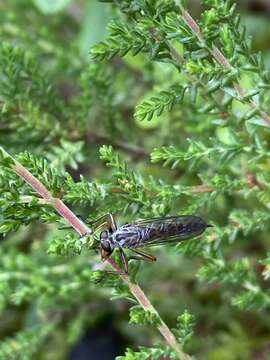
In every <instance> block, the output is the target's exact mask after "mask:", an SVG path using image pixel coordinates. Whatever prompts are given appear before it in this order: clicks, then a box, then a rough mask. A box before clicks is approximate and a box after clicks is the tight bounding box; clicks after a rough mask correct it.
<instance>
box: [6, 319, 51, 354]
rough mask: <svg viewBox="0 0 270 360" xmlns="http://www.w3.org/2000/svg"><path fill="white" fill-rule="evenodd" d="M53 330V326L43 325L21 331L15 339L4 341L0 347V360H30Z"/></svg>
mask: <svg viewBox="0 0 270 360" xmlns="http://www.w3.org/2000/svg"><path fill="white" fill-rule="evenodd" d="M53 330H54V324H45V325H43V326H39V327H38V326H36V327H34V328H31V329H28V330H25V331H22V332H20V333H18V334H17V335H16V337H15V338H12V339H7V340H5V341H4V342H2V343H1V345H0V359H1V360H12V359H21V360H28V359H32V358H33V357H34V356H36V355H37V353H38V350H39V348H40V346H41V345H43V343H44V342H45V341H46V338H47V337H48V335H49V334H51V333H52V332H53Z"/></svg>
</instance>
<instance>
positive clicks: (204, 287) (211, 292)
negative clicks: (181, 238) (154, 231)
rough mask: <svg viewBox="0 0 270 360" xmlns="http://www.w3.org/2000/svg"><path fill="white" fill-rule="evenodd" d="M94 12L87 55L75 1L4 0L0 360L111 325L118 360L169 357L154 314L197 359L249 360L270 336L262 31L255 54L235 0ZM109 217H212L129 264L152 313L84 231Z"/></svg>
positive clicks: (110, 5) (85, 9)
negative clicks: (122, 342)
mask: <svg viewBox="0 0 270 360" xmlns="http://www.w3.org/2000/svg"><path fill="white" fill-rule="evenodd" d="M101 3H103V4H99V7H100V8H102V9H103V10H102V11H104V14H105V13H106V14H107V15H106V21H107V16H108V17H109V18H110V23H109V26H108V28H107V39H105V40H103V41H101V42H99V43H97V44H95V45H94V46H92V47H91V49H90V54H91V59H90V57H89V56H88V57H87V58H85V57H84V51H85V49H89V47H90V45H89V44H90V43H92V42H93V37H92V38H91V39H90V38H89V37H88V36H87V35H85V34H89V33H91V34H92V33H93V24H92V22H91V21H89V24H88V21H87V19H91V18H92V19H93V18H95V17H96V14H95V13H90V14H89V11H90V12H91V11H92V10H91V9H97V8H96V7H94V6H93V7H91V6H90V5H89V4H86V2H85V4H84V2H76V1H67V0H58V1H55V2H51V1H46V0H36V1H33V2H29V1H27V0H21V1H13V0H8V1H6V3H5V5H3V9H2V10H3V11H2V12H1V14H0V37H1V45H0V77H1V84H0V105H1V117H0V135H1V148H0V187H1V199H0V210H1V215H0V241H1V244H0V245H1V246H0V258H1V262H0V312H1V325H0V336H1V340H2V342H1V343H0V359H13V358H14V359H37V358H38V359H40V360H46V359H48V357H49V358H52V359H62V358H63V357H65V356H67V354H68V352H69V351H70V349H71V347H72V345H74V344H75V343H76V342H77V341H78V340H79V337H80V336H81V335H82V334H84V333H85V331H86V330H88V329H95V328H96V327H99V326H101V324H104V323H105V324H106V326H108V325H110V326H109V327H115V328H117V330H118V331H119V332H120V333H121V334H122V337H123V338H124V339H127V342H128V343H129V344H131V345H129V348H128V349H127V350H126V352H125V355H122V356H118V357H117V359H118V360H124V359H126V360H134V359H140V360H141V359H149V358H151V359H161V358H170V359H178V358H179V354H177V353H176V352H175V349H173V347H171V346H167V345H168V344H167V345H166V344H165V342H164V343H162V341H163V339H161V338H159V337H158V329H160V327H161V326H162V324H163V320H164V321H165V323H166V324H169V326H170V327H172V328H174V330H173V331H174V334H175V336H176V339H177V340H176V341H177V343H178V345H179V347H180V348H181V349H182V350H183V351H186V352H188V353H190V354H192V355H191V356H192V357H194V358H195V357H198V358H202V359H212V360H216V359H221V360H223V359H224V360H225V359H235V360H238V359H253V358H255V357H258V356H260V354H262V353H264V352H265V351H266V350H265V349H267V346H268V338H269V336H268V334H269V328H270V323H269V320H268V317H267V314H268V311H269V307H270V292H269V278H270V255H269V249H268V247H269V245H268V244H269V241H268V233H269V223H270V222H269V220H270V215H269V206H270V187H269V183H270V165H269V155H270V152H269V145H268V144H269V126H270V117H269V113H270V107H269V104H270V102H269V99H270V98H269V89H270V75H269V71H268V68H269V64H268V63H267V61H265V59H266V60H267V57H269V53H268V52H267V51H269V50H268V44H269V41H268V39H267V31H269V29H267V27H266V28H265V29H264V30H263V31H264V33H265V34H264V35H265V39H260V44H259V45H258V44H255V47H254V46H253V43H252V42H251V41H250V36H249V35H248V31H252V29H251V28H249V29H247V30H246V29H245V27H244V26H243V21H242V19H243V20H245V15H244V14H243V15H242V17H241V18H240V15H239V14H238V13H237V11H238V8H236V4H234V3H233V2H232V1H230V0H204V1H202V5H203V6H202V9H203V10H202V13H201V14H200V15H198V20H196V22H194V20H192V18H191V17H190V14H189V13H187V10H186V7H185V4H184V2H181V1H173V0H132V1H129V0H124V1H120V0H103V1H101ZM243 3H244V2H243ZM89 9H90V10H89ZM239 9H240V10H241V8H239ZM191 11H192V9H191ZM101 13H102V12H101ZM102 14H103V13H102ZM253 20H254V19H253ZM106 21H105V20H104V21H103V22H102V23H100V24H99V31H100V32H101V33H102V34H101V33H98V31H95V38H96V39H101V38H102V37H103V35H104V33H105V27H104V28H102V26H103V25H104V24H105V23H106ZM258 21H260V20H258ZM260 24H261V23H260ZM265 26H266V25H265ZM263 42H265V45H264V48H263V45H262V44H263ZM259 46H261V47H262V50H263V52H262V53H261V52H257V51H255V50H254V49H255V48H258V47H259ZM9 153H10V154H11V155H12V156H13V157H11V156H10V155H9ZM18 163H19V164H22V165H23V166H24V167H25V168H26V169H27V170H28V171H30V172H31V174H33V175H34V176H35V177H36V178H37V179H38V180H39V181H41V182H42V184H44V185H45V186H46V188H47V189H48V190H49V191H50V194H51V195H52V196H53V197H55V198H57V199H61V200H63V201H64V203H65V204H67V206H68V207H69V208H70V209H72V211H73V212H74V213H75V214H76V215H78V217H79V218H81V219H82V220H83V221H84V222H86V223H87V224H88V226H89V227H91V230H93V231H94V236H92V235H91V236H90V235H89V236H84V237H80V236H79V234H77V233H76V232H75V231H74V230H73V229H72V228H71V226H70V224H68V223H67V222H66V221H65V220H64V219H62V218H61V217H60V215H59V214H58V213H57V212H56V211H55V209H54V208H53V206H52V204H50V203H48V202H47V201H46V200H45V199H43V198H42V197H41V196H40V195H38V194H37V193H36V192H35V191H34V190H33V189H32V188H31V186H30V185H29V184H28V183H25V182H24V181H23V180H22V179H21V178H19V177H18V175H16V173H15V172H14V169H16V167H18V166H19V165H18ZM108 212H110V213H113V214H115V215H116V218H117V223H119V224H124V223H132V222H133V221H135V220H137V219H140V218H153V217H160V216H168V215H177V214H196V215H198V216H201V217H203V218H204V219H205V220H206V221H207V222H208V223H209V224H211V225H213V227H212V228H208V229H207V230H206V232H205V233H204V234H203V235H202V236H201V237H200V238H196V239H192V240H190V241H186V242H182V243H179V244H177V245H176V246H169V245H168V246H164V247H160V248H159V247H153V249H149V251H150V252H153V253H154V254H155V255H156V256H157V258H158V261H157V262H156V263H153V264H150V263H146V262H142V261H141V262H139V261H132V262H130V263H129V275H130V280H131V282H132V284H133V286H136V284H137V283H139V284H142V287H143V289H144V291H145V293H146V294H147V297H148V298H149V299H151V303H153V304H154V305H155V308H156V309H157V310H158V312H155V311H152V310H144V309H143V308H142V307H141V306H140V305H139V303H138V302H137V300H136V297H134V293H133V292H132V291H131V289H130V288H129V286H128V285H127V283H125V282H123V281H122V279H121V278H120V277H118V276H116V275H114V274H109V273H107V266H108V270H111V269H110V268H109V265H107V264H106V263H102V262H101V260H100V254H99V251H98V247H99V231H100V230H102V229H101V228H98V225H99V224H96V223H95V222H94V221H95V219H96V218H97V217H99V216H101V215H103V214H106V213H108ZM105 225H106V224H103V227H105ZM147 250H148V249H147ZM126 255H127V257H129V256H130V253H129V251H128V250H127V251H126ZM113 258H114V260H115V261H116V263H117V264H118V265H119V264H120V261H119V253H118V252H117V251H115V252H114V253H113ZM130 304H132V307H130V309H129V312H128V308H129V306H130ZM185 309H186V310H185ZM179 313H180V314H181V315H180V316H179ZM89 314H90V316H89ZM191 314H192V315H191ZM128 322H129V324H128ZM108 323H109V324H108ZM137 325H141V326H140V327H138V326H137ZM156 344H159V345H156ZM141 345H143V346H141ZM136 349H137V350H136ZM47 353H48V354H47ZM258 354H259V355H258Z"/></svg>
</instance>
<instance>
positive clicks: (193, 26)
mask: <svg viewBox="0 0 270 360" xmlns="http://www.w3.org/2000/svg"><path fill="white" fill-rule="evenodd" d="M181 11H182V19H183V20H184V22H185V24H186V25H187V26H188V27H189V28H190V30H191V31H192V32H193V33H194V34H195V35H196V36H197V38H198V39H199V40H200V41H201V42H202V43H204V39H203V36H202V32H201V29H200V27H199V25H198V24H197V23H196V21H195V20H194V19H193V18H192V16H191V15H190V14H189V12H188V11H186V10H185V9H184V8H183V7H181ZM210 52H211V54H212V56H213V57H214V58H215V59H216V61H217V62H218V63H219V64H220V65H221V66H223V67H224V68H225V69H227V70H233V69H234V68H233V66H232V65H231V64H230V63H229V61H228V60H227V59H226V57H225V56H224V55H223V54H222V52H221V51H220V50H219V49H218V48H217V47H216V46H213V47H212V49H210ZM233 86H234V89H235V91H236V93H237V95H238V96H239V97H240V98H242V97H244V96H245V93H246V90H245V89H244V88H242V86H241V85H240V84H239V83H237V82H234V83H233ZM249 104H250V107H252V108H253V109H258V106H259V104H257V103H256V102H255V101H254V100H252V99H251V100H249ZM259 113H260V115H261V117H262V119H263V120H264V121H265V122H266V123H267V124H268V125H270V116H269V115H268V114H267V113H266V112H265V111H263V110H260V109H259Z"/></svg>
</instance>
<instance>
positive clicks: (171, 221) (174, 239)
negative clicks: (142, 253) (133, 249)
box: [125, 215, 208, 247]
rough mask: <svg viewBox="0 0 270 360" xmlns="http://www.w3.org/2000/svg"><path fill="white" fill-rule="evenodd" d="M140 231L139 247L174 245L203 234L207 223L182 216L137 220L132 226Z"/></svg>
mask: <svg viewBox="0 0 270 360" xmlns="http://www.w3.org/2000/svg"><path fill="white" fill-rule="evenodd" d="M125 226H132V227H133V228H134V227H136V228H137V229H138V230H139V231H141V234H142V238H141V241H140V247H145V246H155V245H161V244H174V243H178V242H180V241H183V240H187V239H191V238H194V237H196V236H198V235H200V234H202V233H203V232H204V230H205V229H206V228H207V226H208V225H207V223H206V222H205V221H204V220H203V219H201V218H200V217H198V216H194V215H182V216H169V217H163V218H153V219H144V220H139V221H137V222H135V223H133V224H132V225H125Z"/></svg>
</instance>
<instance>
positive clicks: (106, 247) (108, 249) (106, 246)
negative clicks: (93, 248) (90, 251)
mask: <svg viewBox="0 0 270 360" xmlns="http://www.w3.org/2000/svg"><path fill="white" fill-rule="evenodd" d="M101 247H102V249H103V250H104V251H105V252H106V253H108V254H111V252H112V248H111V244H110V242H109V241H108V240H103V241H102V243H101Z"/></svg>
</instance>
